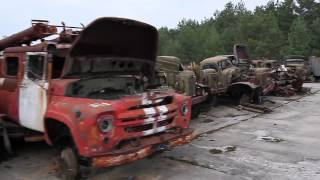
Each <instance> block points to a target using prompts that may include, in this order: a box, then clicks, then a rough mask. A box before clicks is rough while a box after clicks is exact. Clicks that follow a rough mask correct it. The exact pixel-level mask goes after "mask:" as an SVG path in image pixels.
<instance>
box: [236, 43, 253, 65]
mask: <svg viewBox="0 0 320 180" xmlns="http://www.w3.org/2000/svg"><path fill="white" fill-rule="evenodd" d="M233 51H234V52H233V53H234V56H235V59H236V62H237V63H238V64H244V63H248V60H249V54H248V51H247V46H245V45H242V44H236V45H234V47H233Z"/></svg>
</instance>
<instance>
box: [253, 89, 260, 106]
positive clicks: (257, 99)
mask: <svg viewBox="0 0 320 180" xmlns="http://www.w3.org/2000/svg"><path fill="white" fill-rule="evenodd" d="M253 103H254V104H262V89H257V90H256V92H255V93H254V96H253Z"/></svg>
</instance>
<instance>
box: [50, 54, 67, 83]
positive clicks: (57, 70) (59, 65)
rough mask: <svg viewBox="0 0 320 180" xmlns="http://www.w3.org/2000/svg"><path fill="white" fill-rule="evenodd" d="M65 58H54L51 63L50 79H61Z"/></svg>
mask: <svg viewBox="0 0 320 180" xmlns="http://www.w3.org/2000/svg"><path fill="white" fill-rule="evenodd" d="M64 62H65V58H64V57H59V56H54V57H53V63H52V78H53V79H57V78H60V77H61V74H62V71H63V67H64Z"/></svg>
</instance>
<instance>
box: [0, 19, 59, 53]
mask: <svg viewBox="0 0 320 180" xmlns="http://www.w3.org/2000/svg"><path fill="white" fill-rule="evenodd" d="M56 32H57V28H56V27H53V26H48V25H46V24H43V23H38V24H35V25H33V26H32V27H30V28H28V29H26V30H24V31H21V32H19V33H16V34H14V35H12V36H9V37H7V38H4V39H2V40H0V51H1V50H3V49H5V48H7V47H13V46H20V45H22V44H30V42H32V41H36V40H38V39H42V38H45V37H48V36H50V35H52V34H55V33H56Z"/></svg>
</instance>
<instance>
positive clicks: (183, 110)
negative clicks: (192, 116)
mask: <svg viewBox="0 0 320 180" xmlns="http://www.w3.org/2000/svg"><path fill="white" fill-rule="evenodd" d="M180 112H181V114H182V115H183V116H186V115H187V114H188V112H189V109H188V106H187V104H186V103H183V104H182V105H181V108H180Z"/></svg>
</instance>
